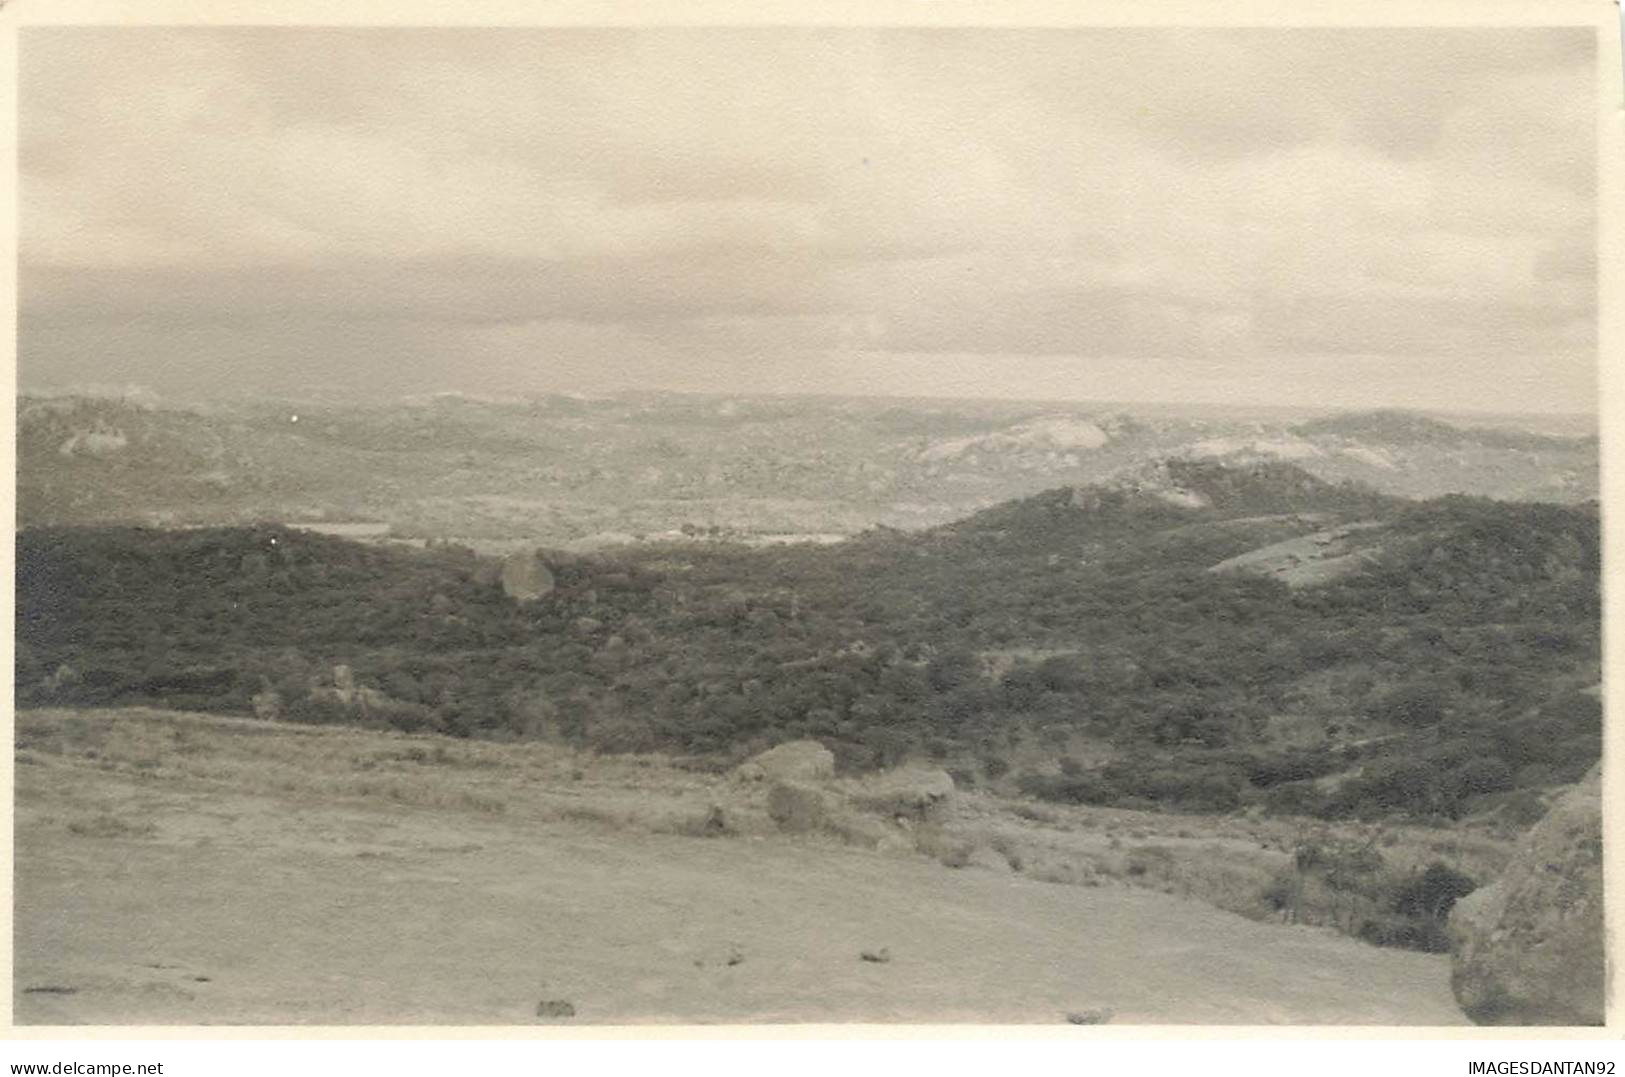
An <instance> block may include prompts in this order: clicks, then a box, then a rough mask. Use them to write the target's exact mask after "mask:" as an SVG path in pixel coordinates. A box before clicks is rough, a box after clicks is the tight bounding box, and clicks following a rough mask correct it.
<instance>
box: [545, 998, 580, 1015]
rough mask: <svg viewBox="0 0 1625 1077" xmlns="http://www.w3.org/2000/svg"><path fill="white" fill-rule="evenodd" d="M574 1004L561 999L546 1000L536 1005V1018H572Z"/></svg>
mask: <svg viewBox="0 0 1625 1077" xmlns="http://www.w3.org/2000/svg"><path fill="white" fill-rule="evenodd" d="M575 1015H576V1008H575V1004H574V1003H572V1002H566V1001H565V1000H564V999H561V998H546V999H543V1000H542V1001H540V1002H538V1003H537V1004H536V1016H537V1017H574V1016H575Z"/></svg>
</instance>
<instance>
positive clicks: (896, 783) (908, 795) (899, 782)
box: [847, 766, 954, 822]
mask: <svg viewBox="0 0 1625 1077" xmlns="http://www.w3.org/2000/svg"><path fill="white" fill-rule="evenodd" d="M953 791H954V780H953V778H952V777H951V776H950V775H949V774H948V772H947V771H945V770H940V769H938V768H935V767H916V766H905V767H899V768H898V769H896V770H889V771H885V772H883V773H880V774H875V775H870V776H868V777H865V778H863V779H861V780H858V781H854V782H851V783H850V784H849V787H848V789H847V793H848V795H849V796H850V797H851V799H852V803H853V804H855V805H857V806H858V807H859V808H862V809H864V810H865V811H871V812H875V813H876V814H879V815H885V816H888V817H894V818H898V817H900V818H903V819H906V820H909V821H913V822H920V821H925V820H930V819H935V818H938V817H939V816H940V815H941V813H942V811H943V809H944V807H945V806H946V805H947V803H948V798H949V797H950V796H952V795H953Z"/></svg>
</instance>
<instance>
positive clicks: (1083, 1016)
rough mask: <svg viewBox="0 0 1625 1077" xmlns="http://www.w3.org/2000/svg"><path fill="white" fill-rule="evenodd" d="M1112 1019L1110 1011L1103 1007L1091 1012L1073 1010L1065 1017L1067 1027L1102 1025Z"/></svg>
mask: <svg viewBox="0 0 1625 1077" xmlns="http://www.w3.org/2000/svg"><path fill="white" fill-rule="evenodd" d="M1111 1019H1112V1011H1111V1010H1109V1009H1107V1008H1106V1007H1104V1006H1100V1007H1097V1008H1096V1009H1093V1010H1075V1011H1073V1012H1072V1013H1069V1014H1067V1015H1066V1023H1067V1024H1069V1025H1104V1024H1106V1023H1107V1022H1109V1021H1110V1020H1111Z"/></svg>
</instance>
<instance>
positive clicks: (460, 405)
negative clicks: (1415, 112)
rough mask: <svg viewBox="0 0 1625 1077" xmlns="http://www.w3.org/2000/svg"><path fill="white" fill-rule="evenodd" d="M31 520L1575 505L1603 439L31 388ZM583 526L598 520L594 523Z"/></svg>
mask: <svg viewBox="0 0 1625 1077" xmlns="http://www.w3.org/2000/svg"><path fill="white" fill-rule="evenodd" d="M18 419H19V441H18V445H19V470H18V496H19V516H20V519H21V520H22V522H23V523H24V524H25V525H27V524H57V523H96V522H125V523H158V524H165V525H187V526H201V525H218V524H228V523H242V522H249V521H254V520H263V519H274V520H281V521H307V520H311V521H325V522H341V523H342V522H346V521H376V522H381V523H387V524H388V525H389V526H390V531H391V533H392V534H394V535H396V536H401V537H410V538H415V539H420V540H421V539H429V538H433V539H437V540H448V539H449V540H456V541H461V542H468V543H474V544H477V545H482V546H484V547H485V548H490V549H495V548H496V545H495V544H499V543H502V542H516V541H526V542H530V541H534V542H546V543H550V544H556V545H562V544H568V543H572V542H582V541H586V540H591V543H590V544H594V545H605V544H609V543H606V542H605V541H603V538H602V537H603V536H606V535H610V536H620V537H619V538H618V539H617V540H616V541H617V542H620V543H636V542H638V541H641V540H644V539H647V538H649V537H651V536H660V535H662V534H665V533H682V532H684V531H685V529H686V530H687V531H688V532H689V533H696V532H697V533H703V534H716V535H720V536H734V537H752V536H756V537H761V538H764V539H767V538H773V539H777V540H782V539H783V538H785V537H787V536H788V537H793V536H797V535H802V536H815V535H829V534H837V535H838V534H854V533H857V532H859V531H862V530H863V529H865V528H867V527H871V526H875V525H886V526H890V527H899V528H905V529H911V530H917V529H920V528H923V527H929V526H934V525H938V524H943V523H948V522H950V521H952V520H955V519H958V518H961V517H964V516H967V515H969V514H971V513H973V512H975V511H976V510H978V509H981V508H986V507H988V506H991V505H994V504H997V503H999V502H1002V501H1006V500H1009V499H1011V498H1015V497H1021V496H1025V495H1028V494H1032V493H1036V492H1039V491H1041V490H1044V489H1046V488H1053V487H1057V486H1063V485H1072V486H1088V485H1093V484H1096V483H1101V482H1128V481H1141V482H1145V481H1148V480H1149V481H1152V482H1153V483H1163V485H1164V487H1165V491H1166V492H1169V493H1171V492H1172V491H1173V490H1174V489H1176V488H1177V484H1175V485H1174V486H1168V485H1167V484H1166V480H1165V477H1159V476H1157V475H1153V474H1151V472H1150V470H1149V469H1153V468H1159V467H1160V468H1163V469H1164V470H1165V469H1166V466H1167V465H1166V464H1165V463H1163V462H1164V461H1169V460H1175V461H1179V460H1183V461H1189V462H1192V463H1218V464H1224V465H1226V466H1230V467H1234V466H1247V465H1254V464H1260V465H1262V464H1271V463H1280V462H1285V463H1292V464H1295V465H1297V466H1299V467H1301V468H1303V469H1304V470H1305V471H1306V472H1308V473H1309V474H1311V475H1314V476H1316V477H1318V478H1320V479H1322V480H1324V481H1327V482H1331V483H1334V484H1335V483H1339V482H1343V481H1345V480H1352V481H1357V482H1359V483H1362V484H1364V485H1367V486H1369V487H1371V488H1372V489H1374V490H1377V491H1380V492H1383V493H1387V494H1390V495H1394V496H1402V497H1411V498H1417V497H1431V496H1438V495H1442V494H1446V493H1465V494H1475V495H1483V496H1490V497H1497V498H1503V499H1522V500H1545V501H1554V502H1563V503H1575V502H1580V501H1584V500H1587V499H1589V498H1592V497H1594V496H1595V494H1596V490H1597V444H1596V439H1595V438H1594V437H1561V436H1556V435H1554V434H1550V433H1537V432H1532V431H1529V430H1517V429H1512V428H1488V429H1487V428H1480V427H1468V426H1463V425H1453V424H1449V423H1446V422H1443V421H1441V420H1438V419H1434V418H1430V417H1426V416H1420V415H1412V414H1408V413H1388V412H1378V413H1371V414H1356V415H1333V416H1322V417H1319V418H1309V419H1307V420H1304V419H1302V418H1293V417H1281V418H1270V419H1257V418H1250V417H1245V416H1238V415H1236V414H1234V413H1230V412H1217V411H1212V410H1203V409H1186V410H1184V411H1180V410H1177V409H1176V410H1174V411H1169V410H1167V409H1161V410H1147V411H1145V412H1143V413H1134V412H1132V411H1130V412H1125V411H1123V410H1120V409H1091V408H1077V407H1071V408H1067V407H1062V408H1057V407H1056V406H1054V405H1020V404H1010V403H999V402H974V401H971V402H944V401H921V402H906V403H899V402H887V401H861V400H840V399H825V398H794V399H785V398H761V399H754V398H738V399H732V398H708V397H686V396H671V395H627V396H617V397H610V398H604V399H578V398H572V397H538V398H535V399H519V400H509V401H498V400H479V399H472V398H466V397H461V396H455V395H447V396H437V397H429V398H423V399H415V400H410V401H401V402H397V403H393V404H380V405H376V406H370V407H357V406H351V405H338V404H329V403H308V402H307V403H277V402H259V403H234V404H229V405H227V404H211V405H194V406H191V407H180V406H173V405H166V404H164V403H163V402H161V401H156V400H153V399H149V398H146V397H141V396H121V397H113V398H106V397H73V396H63V397H26V396H25V397H24V398H23V399H22V400H21V401H20V403H19V413H18ZM594 536H597V538H594Z"/></svg>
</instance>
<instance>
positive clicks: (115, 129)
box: [20, 27, 1596, 406]
mask: <svg viewBox="0 0 1625 1077" xmlns="http://www.w3.org/2000/svg"><path fill="white" fill-rule="evenodd" d="M22 42H23V44H22V50H21V57H22V68H21V87H22V93H21V99H20V116H21V134H22V141H21V146H20V153H21V179H22V183H21V191H20V206H21V214H20V215H21V224H22V228H21V230H22V246H21V259H22V266H23V273H22V285H23V292H22V311H21V314H22V346H23V362H24V369H25V372H26V373H27V375H28V376H29V377H31V378H36V379H50V378H52V377H54V375H53V373H52V371H53V370H54V369H55V368H57V367H62V368H64V369H66V368H67V367H69V366H74V365H76V364H79V363H82V360H76V359H73V358H72V357H70V356H69V355H67V353H66V349H67V348H69V347H80V348H91V349H92V350H95V351H98V352H99V351H101V350H102V349H104V348H107V347H117V348H118V350H119V352H120V354H121V356H122V359H121V361H122V362H124V363H126V364H128V365H130V366H131V367H132V368H133V371H134V372H133V373H132V375H131V376H135V373H140V372H141V368H143V367H145V368H150V369H151V370H154V371H157V372H158V374H159V375H160V376H152V375H151V374H148V375H146V378H147V380H151V381H154V382H159V381H161V380H162V375H163V372H164V371H170V372H173V371H174V370H176V369H178V366H177V364H179V365H182V366H185V367H186V369H188V370H189V371H190V374H189V375H188V377H190V378H193V379H196V380H199V381H202V382H205V383H207V382H209V381H211V380H212V381H214V382H216V383H218V384H221V385H228V384H236V383H237V382H238V381H240V379H238V378H237V377H236V374H235V372H234V371H233V370H232V369H231V366H230V364H231V363H233V362H239V361H240V362H258V363H260V364H262V367H263V370H262V374H263V379H264V380H265V381H266V383H267V384H273V383H275V382H276V381H277V378H278V374H277V369H278V368H277V364H278V363H279V362H282V361H283V360H279V359H277V358H276V356H278V355H280V354H284V353H289V352H295V351H297V352H301V353H302V352H304V351H310V350H313V351H321V350H323V344H322V341H323V340H324V339H326V340H327V341H328V342H329V343H328V345H327V346H326V350H327V351H328V352H330V353H331V357H330V360H329V362H330V363H331V364H334V365H354V366H356V367H358V368H360V369H361V370H362V371H363V372H365V371H373V372H376V371H379V370H383V369H391V364H392V363H393V362H394V359H393V358H392V356H394V355H396V354H398V353H399V352H400V351H401V349H402V348H407V350H409V351H410V352H411V353H412V354H415V355H418V356H419V357H420V360H421V373H422V377H423V378H424V379H427V380H433V379H434V378H435V377H440V378H441V379H442V380H443V381H445V382H446V383H447V384H448V385H451V386H455V384H456V383H457V379H458V378H459V377H462V376H463V374H462V373H461V372H462V371H463V370H465V369H466V368H467V366H468V364H469V362H470V359H469V356H472V355H479V356H481V358H480V359H479V360H478V363H485V364H490V365H491V369H492V370H493V375H492V376H493V377H499V380H500V378H507V379H509V380H518V381H525V380H526V379H529V380H530V381H532V382H534V383H535V384H536V385H538V386H540V387H554V388H567V387H569V386H568V385H565V384H561V383H559V379H561V378H563V377H565V376H567V374H569V372H567V371H563V370H561V369H559V368H556V367H553V366H549V365H548V364H546V363H544V362H541V361H539V360H537V359H536V358H535V351H534V350H528V348H527V347H522V346H520V344H519V343H518V342H520V341H529V342H531V343H532V344H534V345H535V346H536V347H538V348H540V347H551V346H555V345H556V346H559V347H562V348H564V349H565V350H566V351H568V352H569V353H570V354H572V355H578V356H589V355H591V354H592V353H593V351H594V349H603V353H602V354H601V355H599V357H598V358H599V360H600V367H601V368H602V369H603V370H615V371H619V372H621V373H622V375H624V376H625V377H626V378H627V379H629V381H631V382H634V383H637V382H642V383H648V384H669V385H672V386H674V387H683V386H686V385H695V384H701V383H706V384H709V383H711V382H713V381H715V380H716V379H715V378H714V376H713V375H712V374H711V373H707V372H706V371H705V370H704V369H702V366H703V364H705V363H712V364H716V366H717V369H726V370H728V371H731V372H737V371H749V370H751V369H753V368H752V364H753V363H754V364H756V366H755V369H757V370H759V371H761V372H762V374H761V377H764V378H765V377H768V373H767V372H769V371H773V372H782V371H784V370H788V369H792V368H793V365H794V363H795V362H796V361H797V357H799V360H800V361H801V362H802V363H803V364H805V366H806V369H814V368H821V369H827V370H834V369H836V368H835V367H830V366H828V365H827V364H825V365H824V366H822V367H819V364H820V362H821V357H824V356H827V355H828V354H830V353H840V354H857V353H859V352H862V353H863V354H865V355H869V356H871V357H874V356H884V355H887V354H892V355H897V356H904V355H908V356H916V357H917V356H922V355H930V354H941V355H945V356H946V355H958V354H979V355H984V356H989V357H1001V359H1002V360H1003V361H1004V368H1005V369H1007V370H1008V371H1009V372H1010V373H1009V376H1010V377H1012V378H1015V379H1017V380H1019V379H1020V378H1021V377H1022V374H1021V366H1020V360H1019V357H1021V356H1024V355H1066V356H1072V357H1075V359H1076V361H1078V362H1080V363H1087V362H1088V361H1090V359H1091V358H1093V357H1100V358H1107V357H1119V358H1120V357H1125V356H1126V357H1135V356H1138V357H1153V356H1161V357H1166V358H1169V359H1173V360H1178V359H1180V358H1182V357H1183V358H1186V359H1190V360H1192V361H1194V360H1195V359H1196V358H1201V359H1203V360H1204V361H1206V362H1210V363H1217V364H1219V368H1220V369H1223V368H1224V366H1225V364H1229V367H1228V368H1229V369H1231V370H1232V371H1233V372H1234V373H1235V375H1236V376H1237V377H1238V378H1240V377H1242V376H1243V375H1244V373H1246V372H1247V371H1249V370H1250V369H1252V367H1256V365H1257V364H1259V363H1267V362H1272V361H1275V360H1276V359H1277V358H1278V357H1279V356H1282V355H1284V354H1287V353H1291V352H1294V351H1298V350H1312V351H1313V352H1315V353H1317V354H1353V353H1355V352H1361V353H1365V352H1373V353H1380V354H1383V355H1387V356H1390V357H1392V358H1393V359H1394V360H1395V361H1396V362H1399V361H1406V360H1410V361H1414V362H1415V363H1417V364H1418V366H1419V367H1422V368H1426V367H1429V366H1436V365H1437V359H1438V357H1439V356H1441V355H1450V356H1454V357H1456V358H1457V365H1458V366H1460V365H1461V364H1463V363H1466V364H1469V365H1470V363H1471V362H1472V361H1473V357H1474V356H1483V357H1484V362H1485V363H1486V364H1490V363H1492V362H1494V363H1498V362H1501V361H1503V359H1504V357H1505V354H1506V352H1507V350H1508V349H1516V350H1519V351H1520V353H1524V352H1527V353H1528V354H1542V353H1548V352H1550V353H1555V354H1556V356H1557V358H1555V359H1554V360H1553V361H1555V362H1562V363H1566V364H1569V366H1570V367H1571V368H1581V367H1584V366H1585V365H1586V364H1590V363H1593V362H1594V353H1595V341H1594V330H1593V331H1588V330H1587V329H1586V328H1585V327H1586V326H1587V324H1588V323H1589V322H1591V321H1594V319H1595V294H1594V293H1595V260H1596V254H1595V250H1594V241H1593V238H1592V236H1593V233H1594V226H1595V223H1594V222H1595V213H1596V207H1595V197H1596V196H1595V190H1594V172H1595V164H1596V157H1595V139H1594V133H1593V112H1592V107H1593V106H1592V90H1591V87H1592V79H1593V78H1594V67H1593V64H1594V55H1593V52H1594V47H1593V43H1592V40H1591V36H1590V32H1589V31H1582V30H1568V29H1541V28H1525V29H1503V30H1451V29H1423V30H1399V29H1380V30H1375V29H1373V30H1347V31H1345V30H1281V29H1278V30H1195V29H1192V30H1149V29H1139V30H1122V29H1077V30H1053V29H1046V30H1036V29H1034V30H1012V31H1005V30H932V29H890V30H860V29H846V30H831V29H821V28H808V29H788V28H754V29H752V28H740V29H718V28H708V29H703V30H699V29H677V28H674V29H669V30H618V29H551V30H520V31H515V30H502V31H485V30H432V29H431V30H377V29H270V28H254V29H230V30H227V29H207V30H206V29H186V30H179V29H163V28H141V29H128V28H127V29H92V28H37V27H36V28H28V29H26V30H25V31H23V35H22ZM1396 315H1397V317H1396ZM1401 320H1403V323H1404V324H1402V325H1401V324H1396V323H1397V322H1399V321H1401ZM209 327H217V328H218V330H219V332H218V333H217V332H216V329H215V328H209ZM231 327H235V328H236V330H237V331H238V332H239V334H240V335H241V336H242V337H243V339H244V340H248V339H250V338H251V339H252V340H254V341H256V342H257V343H255V344H253V345H252V346H251V347H250V346H249V345H247V344H244V345H242V346H240V347H231V348H225V349H223V350H222V349H221V346H220V336H221V334H224V332H225V330H226V329H228V328H231ZM363 327H370V329H366V328H363ZM369 332H370V333H371V334H372V335H371V336H369V335H368V333H369ZM414 333H415V334H417V335H418V337H419V338H420V339H422V340H426V341H431V342H432V344H427V345H422V346H416V345H414V346H410V347H408V346H407V345H405V344H403V343H402V342H403V341H405V340H407V339H408V338H410V337H412V335H413V334H414ZM279 334H281V336H279ZM295 338H297V346H296V347H295V346H292V345H290V347H289V348H279V347H278V343H277V342H278V340H286V341H293V340H295ZM369 341H372V342H375V343H369ZM70 342H71V343H70ZM205 342H207V346H208V347H211V348H215V349H216V351H215V353H214V354H215V356H216V358H215V359H214V360H213V362H214V366H213V367H211V366H210V360H208V359H207V358H206V357H196V358H195V361H194V360H191V359H189V360H186V361H185V362H184V363H183V362H182V361H181V360H179V359H177V355H178V350H179V349H187V348H201V347H204V346H205ZM386 342H387V343H386ZM560 342H562V343H560ZM617 349H619V350H617ZM612 351H613V354H611V352H612ZM628 352H632V353H635V354H628ZM451 355H457V356H458V359H457V360H456V361H455V362H454V361H453V360H452V359H450V358H440V359H437V358H436V356H442V357H444V356H451ZM232 356H237V357H238V358H231V357H232ZM253 356H258V358H257V359H255V358H253ZM874 361H883V360H880V359H876V360H874ZM912 362H913V361H912V360H910V361H909V364H903V365H900V366H899V370H901V369H903V367H904V366H908V369H911V370H912V369H914V367H913V366H912V365H910V364H912ZM899 363H902V360H901V359H900V360H899ZM437 364H439V365H438V366H437ZM476 365H477V364H476ZM837 365H838V364H837ZM1250 365H1251V366H1250ZM499 368H500V375H499V374H498V373H496V372H497V371H498V369H499ZM288 369H289V373H288V379H287V380H288V381H289V383H290V384H293V383H296V381H297V377H298V376H296V375H295V374H294V367H293V366H290V367H289V368H288ZM301 369H302V368H301ZM1034 369H1036V368H1034ZM1100 369H1104V368H1103V367H1102V368H1100ZM1174 369H1177V366H1176V367H1175V368H1174ZM437 370H438V374H437V373H436V371H437ZM211 371H212V373H211ZM570 371H573V372H575V373H579V368H570ZM569 376H573V374H569ZM773 376H778V374H776V373H775V374H774V375H773ZM1214 376H1216V375H1214ZM1249 376H1250V375H1249ZM355 380H356V381H357V383H358V384H363V385H364V384H367V383H368V381H369V379H368V377H367V376H366V375H365V373H362V374H360V375H358V376H357V377H356V379H355ZM373 381H376V378H374V379H373ZM1033 384H1034V385H1035V386H1036V385H1037V384H1038V383H1037V382H1036V381H1035V382H1033ZM1407 384H1409V383H1407ZM829 388H831V389H832V390H835V391H838V390H839V389H840V388H841V386H839V385H835V386H830V387H829ZM929 390H930V385H929V384H924V383H922V384H921V385H920V386H919V391H922V392H926V391H929ZM1407 391H1409V389H1408V390H1407ZM1435 391H1436V392H1437V393H1438V394H1439V395H1441V396H1442V397H1451V396H1454V395H1455V392H1456V391H1455V390H1453V389H1452V388H1451V386H1450V385H1449V384H1448V383H1447V382H1446V381H1444V380H1443V377H1442V376H1441V378H1440V380H1439V381H1438V383H1437V385H1436V390H1435ZM1486 391H1487V390H1486ZM1554 400H1555V397H1554ZM1554 406H1555V405H1554Z"/></svg>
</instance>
